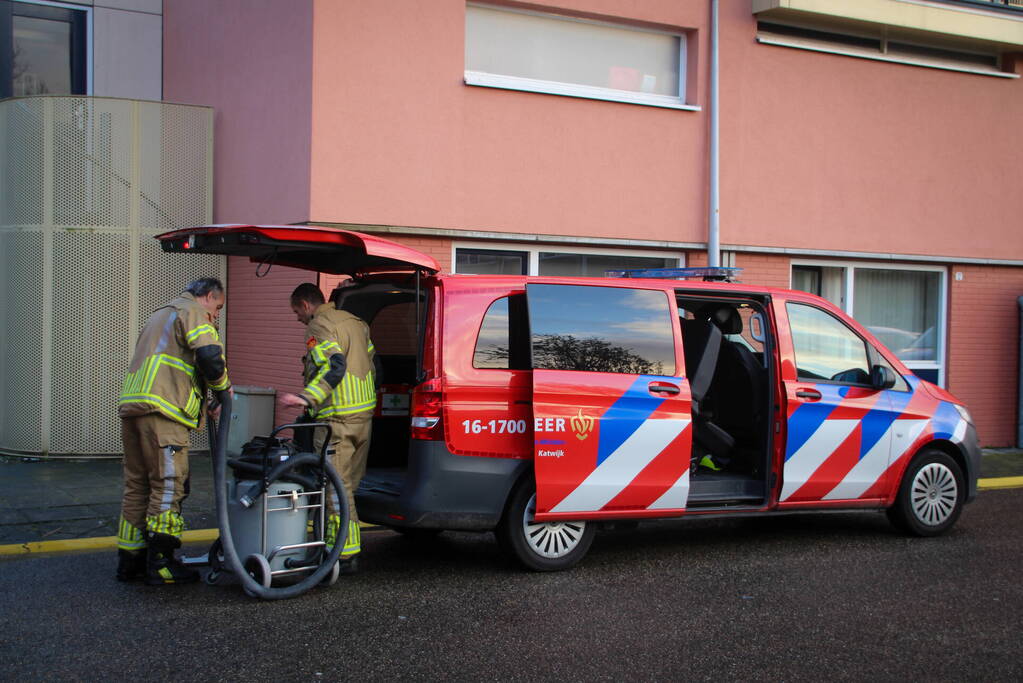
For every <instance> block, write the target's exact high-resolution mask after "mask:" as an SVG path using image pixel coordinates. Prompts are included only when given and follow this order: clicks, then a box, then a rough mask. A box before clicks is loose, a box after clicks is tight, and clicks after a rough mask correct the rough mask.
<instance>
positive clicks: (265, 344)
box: [227, 256, 315, 424]
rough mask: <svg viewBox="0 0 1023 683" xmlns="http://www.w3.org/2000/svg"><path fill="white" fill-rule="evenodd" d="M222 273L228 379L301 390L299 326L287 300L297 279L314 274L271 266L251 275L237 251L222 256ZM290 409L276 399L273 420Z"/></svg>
mask: <svg viewBox="0 0 1023 683" xmlns="http://www.w3.org/2000/svg"><path fill="white" fill-rule="evenodd" d="M227 274H228V281H227V307H228V321H227V367H228V371H229V374H230V376H231V381H232V383H234V384H239V385H252V386H260V387H274V388H275V389H277V391H278V393H280V392H282V391H290V392H296V391H299V390H301V388H302V354H304V353H305V344H304V343H303V342H304V341H305V340H304V339H303V338H302V334H303V329H304V328H303V326H302V324H301V323H299V322H298V321H297V320H295V314H294V313H292V312H291V307H290V306H289V303H288V300H289V298H290V296H291V292H292V290H294V289H295V287H296V286H297V285H298V284H299V283H302V282H305V281H307V280H310V279H315V274H314V273H309V272H307V271H304V270H298V269H296V268H285V267H282V266H273V267H272V268H271V269H270V273H269V274H268V275H267V276H266V277H263V278H257V277H256V264H254V263H252V262H250V261H249V260H248V259H246V258H241V257H237V256H232V257H229V258H228V265H227ZM310 276H312V277H310ZM296 414H297V413H296V412H295V411H283V409H282V408H281V406H280V405H279V404H278V405H277V406H276V415H275V422H276V423H277V424H281V423H283V422H286V421H289V420H291V419H292V418H294V417H295V415H296Z"/></svg>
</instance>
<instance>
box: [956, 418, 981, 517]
mask: <svg viewBox="0 0 1023 683" xmlns="http://www.w3.org/2000/svg"><path fill="white" fill-rule="evenodd" d="M959 447H960V448H961V449H962V450H963V454H964V455H965V456H966V458H965V460H966V471H965V472H963V476H964V477H966V502H967V503H969V502H970V501H971V500H973V499H974V498H976V497H977V477H979V476H980V441H979V440H978V439H977V430H976V429H975V428H974V426H973V425H971V424H967V425H966V434H964V435H963V442H962V443H961V444H959Z"/></svg>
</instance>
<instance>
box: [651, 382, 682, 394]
mask: <svg viewBox="0 0 1023 683" xmlns="http://www.w3.org/2000/svg"><path fill="white" fill-rule="evenodd" d="M647 389H649V390H650V391H653V392H655V393H658V394H671V395H672V396H675V395H676V394H678V393H680V392H681V391H682V390H681V389H679V388H678V387H677V386H675V385H674V384H671V383H670V382H651V383H650V384H649V385H647Z"/></svg>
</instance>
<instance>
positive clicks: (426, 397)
mask: <svg viewBox="0 0 1023 683" xmlns="http://www.w3.org/2000/svg"><path fill="white" fill-rule="evenodd" d="M442 408H443V400H442V394H441V390H440V380H438V379H431V380H428V381H426V382H423V383H422V384H420V385H419V386H418V387H416V388H415V389H413V390H412V410H411V416H412V438H413V439H425V440H428V441H437V440H440V439H443V438H444V425H443V424H442V423H441V409H442Z"/></svg>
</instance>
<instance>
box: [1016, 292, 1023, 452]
mask: <svg viewBox="0 0 1023 683" xmlns="http://www.w3.org/2000/svg"><path fill="white" fill-rule="evenodd" d="M1016 303H1017V304H1019V321H1020V324H1019V378H1018V381H1017V383H1016V386H1017V391H1018V401H1017V403H1016V448H1023V296H1021V297H1020V298H1018V299H1016Z"/></svg>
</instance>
